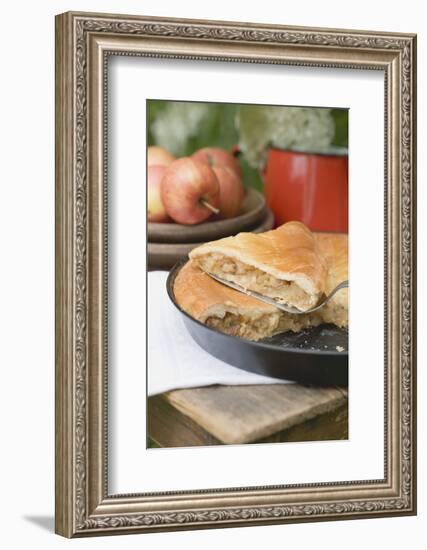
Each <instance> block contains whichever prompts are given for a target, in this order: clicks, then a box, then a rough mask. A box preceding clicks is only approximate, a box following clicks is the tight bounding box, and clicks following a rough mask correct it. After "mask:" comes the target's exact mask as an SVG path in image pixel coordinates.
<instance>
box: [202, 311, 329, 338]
mask: <svg viewBox="0 0 427 550" xmlns="http://www.w3.org/2000/svg"><path fill="white" fill-rule="evenodd" d="M322 322H328V321H324V320H323V319H322V316H321V315H319V314H317V313H311V314H310V313H307V314H303V315H290V314H288V313H285V312H282V311H279V310H278V311H277V312H272V313H267V314H265V315H261V316H260V317H258V319H255V320H253V319H251V318H249V317H245V316H244V315H241V314H237V313H232V312H227V313H226V314H225V315H224V317H216V316H211V317H208V318H207V319H206V321H205V323H206V325H207V326H208V327H211V328H214V329H216V330H219V331H220V332H224V333H225V334H230V335H231V336H239V337H240V338H246V339H248V340H260V339H262V338H267V337H268V336H273V335H274V334H278V333H281V332H287V331H292V332H299V331H301V330H303V329H305V328H309V327H315V326H317V325H320V324H321V323H322Z"/></svg>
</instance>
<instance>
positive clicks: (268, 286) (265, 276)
mask: <svg viewBox="0 0 427 550" xmlns="http://www.w3.org/2000/svg"><path fill="white" fill-rule="evenodd" d="M196 261H197V263H198V264H199V266H200V267H201V269H203V271H207V272H211V273H213V274H214V275H218V276H219V277H221V278H223V279H225V280H227V281H231V282H233V283H236V284H238V285H240V286H241V287H242V288H245V289H248V290H253V291H255V292H259V293H260V294H263V295H264V296H268V297H269V298H274V299H277V300H278V301H279V302H282V303H283V304H289V305H291V306H294V307H297V308H298V309H300V310H301V311H304V310H305V309H309V308H311V307H313V306H314V305H315V304H316V301H317V296H311V295H309V294H307V292H305V291H304V290H303V289H302V288H301V287H300V286H299V285H297V284H296V283H295V282H293V281H284V280H282V279H278V278H277V277H274V276H273V275H271V274H270V273H266V272H264V271H261V270H260V269H258V268H256V267H253V266H250V265H247V264H245V263H243V262H241V261H239V260H236V259H235V258H230V257H228V256H224V255H222V254H217V253H211V254H205V255H203V256H200V257H198V258H196Z"/></svg>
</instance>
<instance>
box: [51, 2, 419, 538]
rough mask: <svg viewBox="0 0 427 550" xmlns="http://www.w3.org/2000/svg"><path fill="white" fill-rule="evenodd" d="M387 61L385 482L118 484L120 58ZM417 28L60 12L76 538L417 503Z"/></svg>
mask: <svg viewBox="0 0 427 550" xmlns="http://www.w3.org/2000/svg"><path fill="white" fill-rule="evenodd" d="M111 55H120V56H141V57H150V58H160V57H167V58H172V59H173V58H179V59H191V60H200V61H203V62H206V63H212V62H213V61H227V62H232V63H253V64H257V63H262V64H266V63H269V64H274V65H280V64H284V65H299V66H302V67H337V68H347V69H349V70H351V69H367V70H374V71H382V72H383V73H384V78H385V96H384V121H385V143H384V159H385V182H384V185H385V222H384V223H385V259H386V261H385V266H384V269H385V271H384V277H385V281H386V285H385V288H386V296H385V311H384V315H385V333H386V334H385V358H386V359H385V368H384V372H385V384H384V385H385V426H384V435H385V437H384V440H385V446H384V472H385V476H384V478H383V479H368V480H366V481H348V482H336V483H318V484H313V483H307V484H301V485H281V486H263V487H255V488H254V487H242V488H239V489H233V490H230V489H224V490H222V489H215V490H206V489H200V490H196V491H180V492H178V491H175V492H174V491H169V492H162V493H144V494H129V495H114V494H109V492H108V476H107V464H108V452H107V450H108V446H107V439H108V429H107V413H108V401H107V367H106V358H107V352H108V349H107V346H108V342H107V339H106V284H105V280H106V278H105V270H106V263H107V256H106V253H107V249H106V211H105V204H106V197H105V194H106V185H105V181H106V177H107V175H106V137H107V134H106V116H107V114H106V96H107V89H106V82H107V80H106V79H107V75H106V71H107V69H106V67H107V63H106V60H107V59H108V57H109V56H111ZM415 121H416V37H415V35H411V34H401V33H383V32H381V33H376V32H367V31H353V30H335V29H334V30H332V29H311V28H303V27H283V26H268V25H257V24H248V23H230V22H218V21H195V20H194V21H193V20H177V19H163V18H152V17H137V16H123V15H107V14H89V13H71V12H70V13H65V14H62V15H58V16H57V18H56V510H55V515H56V532H57V533H58V534H60V535H63V536H65V537H80V536H90V535H106V534H120V533H123V534H124V533H135V532H141V533H143V532H149V531H165V530H180V529H199V528H200V529H201V528H215V527H228V526H239V525H240V526H249V525H262V524H275V523H289V522H302V521H322V520H325V521H326V520H336V519H351V518H369V517H383V516H398V515H413V514H415V513H416V462H415V460H416V418H415V412H416V403H415V399H416V386H415V384H416V370H415V366H416V355H415V354H416V332H415V329H416V327H415V324H416V299H415V298H416V296H415V293H416V272H415V268H416V260H415V250H416V214H415V207H416V195H415V177H416V158H415V156H416V133H415V131H416V129H415V124H416V122H415Z"/></svg>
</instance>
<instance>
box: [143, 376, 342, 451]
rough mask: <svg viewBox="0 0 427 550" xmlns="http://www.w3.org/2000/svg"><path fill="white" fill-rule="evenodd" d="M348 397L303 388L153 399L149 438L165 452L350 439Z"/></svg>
mask: <svg viewBox="0 0 427 550" xmlns="http://www.w3.org/2000/svg"><path fill="white" fill-rule="evenodd" d="M347 396H348V394H347V390H344V389H342V388H335V387H334V388H314V387H306V386H300V385H298V384H283V385H282V384H280V385H274V384H273V385H259V386H212V387H206V388H194V389H185V390H175V391H172V392H169V393H166V394H161V395H158V396H155V397H151V398H149V400H148V430H149V436H150V437H151V438H152V439H153V440H154V441H155V442H157V443H158V444H159V445H161V446H166V447H174V446H191V445H215V444H241V443H254V442H261V441H307V440H326V439H346V438H347V437H348V417H347Z"/></svg>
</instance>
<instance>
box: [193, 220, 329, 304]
mask: <svg viewBox="0 0 427 550" xmlns="http://www.w3.org/2000/svg"><path fill="white" fill-rule="evenodd" d="M190 258H191V259H192V260H193V261H194V262H195V263H196V264H197V265H198V266H199V267H200V268H201V269H202V270H203V271H206V272H208V273H213V274H214V275H217V276H218V277H221V278H222V279H226V280H228V281H231V282H233V283H236V284H238V285H239V286H241V287H242V288H246V289H249V290H254V291H256V292H259V293H260V294H263V295H265V296H268V297H270V298H274V299H277V300H278V301H279V302H282V303H284V304H288V305H290V306H294V307H296V308H298V309H299V310H300V311H304V310H306V309H310V308H311V307H313V306H315V305H316V303H317V302H318V301H319V298H320V297H321V295H322V294H323V293H324V292H325V288H326V277H327V264H326V261H325V258H324V257H323V255H322V254H321V253H320V251H319V247H318V243H317V241H316V239H315V236H314V235H313V233H311V231H310V230H309V229H308V228H307V227H306V226H305V225H304V224H302V223H300V222H288V223H286V224H284V225H282V226H281V227H279V228H277V229H274V230H271V231H267V232H265V233H261V234H254V233H239V234H238V235H236V236H235V237H226V238H224V239H219V240H218V241H212V242H209V243H206V244H203V245H201V246H199V247H197V248H195V249H193V250H192V251H191V252H190Z"/></svg>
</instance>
